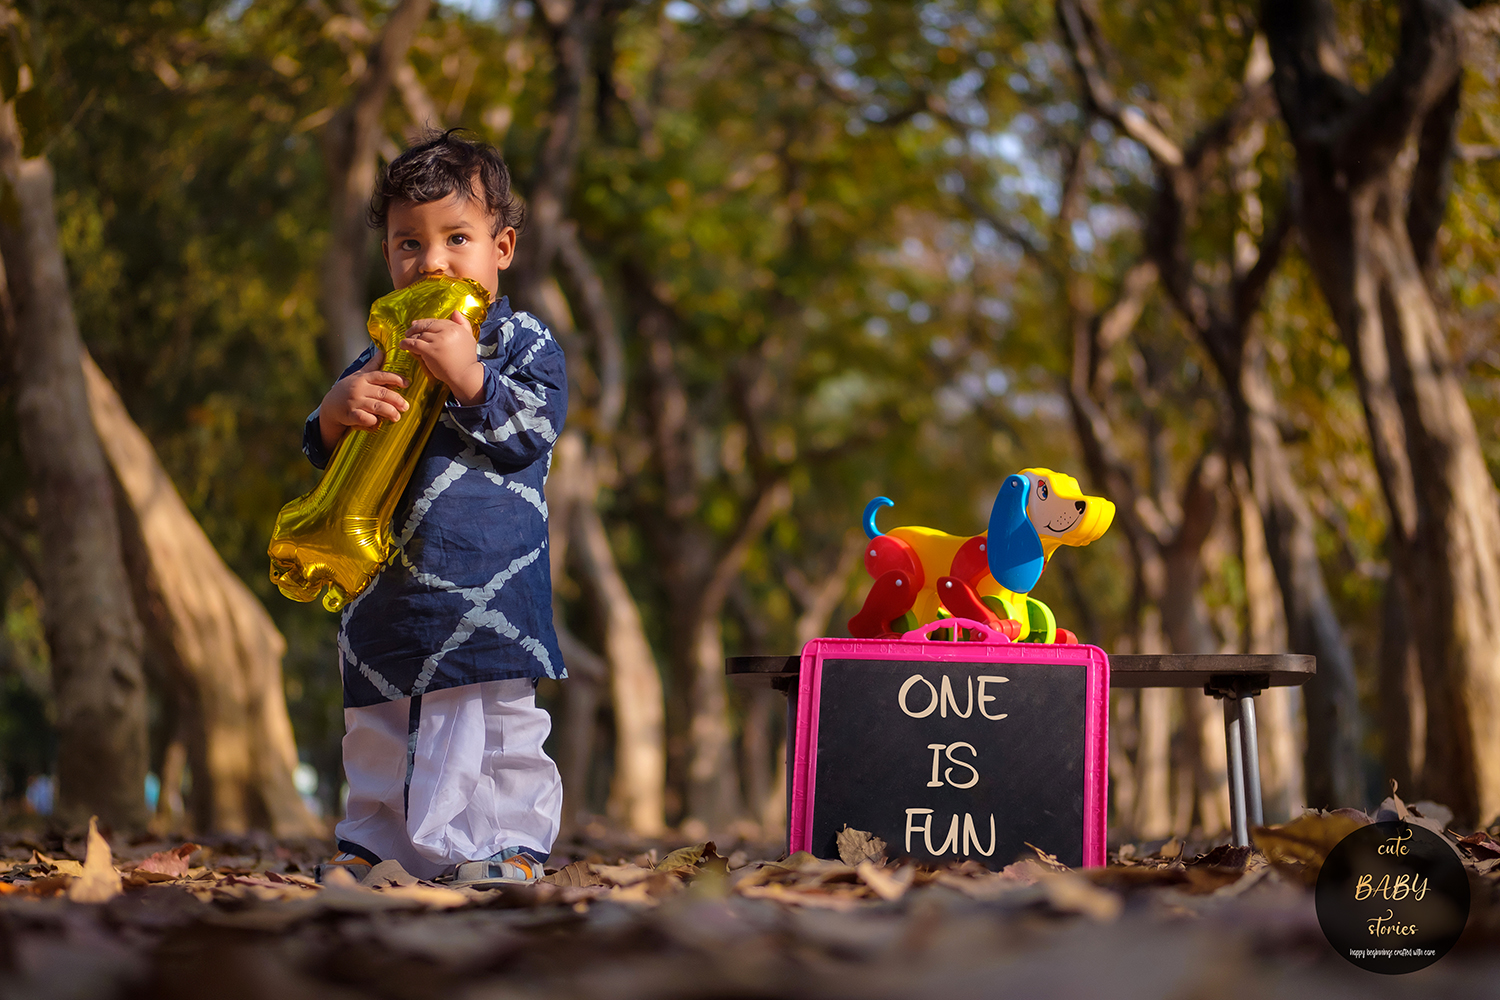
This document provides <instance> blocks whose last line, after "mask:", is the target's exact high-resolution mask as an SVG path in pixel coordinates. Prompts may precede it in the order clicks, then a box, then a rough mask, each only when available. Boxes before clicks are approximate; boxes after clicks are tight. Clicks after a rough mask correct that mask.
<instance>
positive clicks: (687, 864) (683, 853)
mask: <svg viewBox="0 0 1500 1000" xmlns="http://www.w3.org/2000/svg"><path fill="white" fill-rule="evenodd" d="M711 853H714V842H713V841H712V840H710V841H708V842H707V843H703V844H698V845H696V846H694V847H679V848H678V849H677V850H675V851H673V852H672V853H671V854H668V855H667V856H666V857H664V858H662V859H661V862H660V863H659V864H658V865H657V866H656V870H657V871H659V872H675V871H678V870H680V869H683V868H696V867H698V863H699V862H701V861H702V860H703V857H704V855H705V854H711Z"/></svg>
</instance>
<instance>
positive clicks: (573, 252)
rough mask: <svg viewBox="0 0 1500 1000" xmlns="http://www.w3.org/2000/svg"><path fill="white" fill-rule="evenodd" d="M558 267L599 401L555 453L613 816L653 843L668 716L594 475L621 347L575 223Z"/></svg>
mask: <svg viewBox="0 0 1500 1000" xmlns="http://www.w3.org/2000/svg"><path fill="white" fill-rule="evenodd" d="M557 261H558V263H559V264H560V265H561V270H562V273H563V275H564V277H565V278H566V280H567V284H568V288H569V292H570V299H571V301H573V302H574V303H576V305H577V309H578V315H579V316H580V317H581V318H582V320H583V325H584V326H585V327H586V328H587V330H588V331H589V333H590V338H589V343H590V344H591V346H592V347H593V348H594V351H593V362H594V364H593V372H592V374H593V376H594V378H593V381H594V382H595V383H596V384H597V392H596V393H594V394H593V398H592V399H591V404H592V405H591V409H592V413H591V414H590V416H591V418H592V419H591V420H590V421H589V425H590V431H591V434H590V437H591V439H592V440H591V443H587V444H586V443H585V440H584V434H583V432H581V431H577V430H570V431H567V432H564V434H563V437H562V439H561V440H560V441H559V442H558V454H559V459H560V460H561V461H562V462H563V463H564V464H566V465H567V466H568V467H569V468H570V469H572V470H573V472H572V475H573V477H574V479H575V485H574V497H573V499H574V502H573V506H572V509H571V519H572V529H571V531H570V532H569V539H570V540H571V542H572V544H573V548H574V552H575V562H576V564H577V566H578V567H579V571H580V573H581V574H582V577H583V583H584V585H585V591H586V593H587V594H588V596H589V599H590V601H591V602H592V604H593V612H594V618H595V620H596V621H598V622H600V623H601V626H602V631H603V635H604V659H605V661H606V662H607V663H608V666H609V690H610V699H611V703H612V705H613V708H614V717H615V773H614V780H613V781H612V782H611V784H610V802H609V807H610V812H611V814H612V815H614V816H617V817H619V818H620V819H622V820H624V821H625V823H626V824H627V825H628V826H629V828H630V829H631V830H633V831H634V832H636V833H639V834H642V835H645V836H655V835H657V834H659V833H660V832H661V831H662V829H663V828H664V827H665V822H666V819H665V816H666V802H665V795H666V717H665V716H666V710H665V698H664V695H663V688H662V679H661V672H660V670H659V669H658V668H657V664H656V656H655V654H654V653H653V652H652V650H651V644H650V642H649V641H648V640H647V638H646V629H645V625H644V624H643V622H642V620H641V613H640V608H639V606H638V605H637V603H636V600H635V597H634V596H633V595H632V594H631V593H630V588H629V586H628V585H627V584H626V582H625V578H624V576H623V575H622V574H621V572H620V568H619V564H618V563H617V562H616V560H615V555H614V551H613V549H612V548H611V546H610V542H609V534H608V532H607V531H606V529H605V527H604V521H603V519H602V518H601V517H600V514H599V507H598V504H599V492H600V489H601V483H600V469H601V468H603V467H605V466H606V465H608V464H611V463H610V449H611V448H612V446H613V443H614V435H615V432H616V429H617V428H618V425H619V422H620V417H621V415H622V414H623V413H624V409H625V360H624V354H625V352H624V346H623V344H622V343H621V337H620V331H619V327H618V325H617V324H616V322H615V318H614V313H613V311H612V310H611V308H610V304H609V300H608V296H607V294H606V292H605V288H604V282H603V281H602V280H601V279H600V277H599V274H598V271H597V269H596V268H595V267H594V264H593V261H592V260H590V258H589V256H588V253H587V252H586V251H585V250H584V248H583V245H582V244H581V243H580V242H579V239H578V233H577V229H576V227H575V226H574V225H573V224H571V223H566V224H564V225H562V226H560V227H559V230H558V242H557ZM580 346H581V345H580ZM573 350H574V355H573V361H572V365H573V369H574V371H582V370H585V369H586V368H587V367H588V365H587V359H586V358H585V357H583V356H582V355H581V354H580V349H579V347H577V346H575V347H574V349H573ZM580 423H582V421H580Z"/></svg>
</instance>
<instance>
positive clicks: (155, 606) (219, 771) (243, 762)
mask: <svg viewBox="0 0 1500 1000" xmlns="http://www.w3.org/2000/svg"><path fill="white" fill-rule="evenodd" d="M83 363H84V375H85V378H86V381H87V388H88V407H89V413H90V415H91V417H92V419H93V423H94V427H95V429H96V430H97V431H98V433H99V438H100V440H101V442H102V443H103V445H104V453H105V455H106V457H107V458H108V459H109V464H110V467H111V469H112V470H113V473H114V478H115V482H116V483H117V484H118V485H119V489H120V496H121V500H122V501H123V503H122V504H121V505H120V507H121V515H122V517H121V529H122V531H123V532H124V533H125V536H126V537H125V546H124V549H125V552H126V553H127V555H133V556H135V557H136V558H134V559H131V560H130V562H131V565H130V575H131V578H132V582H133V584H134V593H135V595H136V608H137V610H138V612H139V614H140V618H141V621H142V623H143V624H144V625H145V627H146V634H147V641H148V644H149V647H150V649H151V651H152V653H153V654H154V656H155V657H156V658H158V660H159V662H160V665H161V667H162V668H163V669H164V672H165V674H166V681H167V683H168V684H169V685H170V690H171V692H172V697H173V698H174V699H175V700H176V702H177V710H178V713H179V717H180V719H181V722H182V726H181V731H182V733H183V735H184V737H185V744H186V751H187V762H188V765H189V766H190V767H191V768H192V774H193V791H192V797H191V801H192V812H193V817H192V819H193V825H194V826H195V827H196V828H197V829H199V830H203V831H211V832H215V833H243V832H245V831H246V830H250V829H264V830H269V831H270V832H271V833H273V834H275V835H276V836H278V837H292V836H320V835H322V834H323V833H324V832H325V830H324V827H323V824H322V822H321V821H320V820H318V818H317V817H315V816H313V815H312V813H311V812H309V811H308V809H307V806H306V805H305V804H304V803H303V801H302V797H301V795H299V794H298V792H297V789H296V787H295V786H294V785H293V783H292V772H293V771H294V770H295V769H296V767H297V744H296V740H295V739H294V737H293V735H292V723H291V719H290V717H289V716H288V715H287V710H286V696H285V694H284V693H283V690H282V676H281V657H282V654H283V653H285V652H286V640H284V639H283V638H282V637H281V633H280V632H279V631H277V629H276V626H275V624H273V623H272V621H271V616H270V615H268V614H267V613H266V610H265V608H264V607H263V606H262V605H261V603H260V601H259V600H257V599H256V597H255V595H254V594H252V593H251V592H250V589H249V588H248V587H246V586H245V584H244V582H243V581H241V580H240V578H239V577H238V576H236V575H235V574H234V572H233V571H232V570H230V568H229V567H228V566H227V565H225V564H224V560H223V559H221V558H220V557H219V554H218V552H217V551H215V549H214V547H213V543H212V542H210V541H209V540H208V536H207V535H205V534H204V533H203V529H202V528H200V527H199V526H198V522H197V521H196V520H195V519H194V518H193V515H192V512H190V511H189V510H188V508H187V505H186V504H185V503H183V501H182V497H181V496H180V495H178V493H177V490H176V488H175V487H174V486H173V485H172V481H171V479H170V478H169V477H168V476H167V473H166V470H164V469H163V468H162V467H161V463H160V462H159V461H158V460H157V457H156V451H155V449H153V448H152V447H151V443H150V442H149V441H148V440H146V436H145V435H144V434H142V433H141V430H140V428H139V427H137V426H136V425H135V422H134V421H133V420H131V419H130V414H129V413H128V412H126V410H125V406H124V404H123V403H122V402H121V401H120V397H119V396H118V395H117V394H116V392H115V390H114V387H113V386H111V385H110V384H109V380H108V379H106V378H105V377H104V374H103V372H101V371H99V368H98V366H96V365H95V364H94V362H93V359H92V358H89V357H87V355H85V357H84V359H83ZM179 777H180V775H179ZM172 791H173V789H170V788H168V787H167V786H165V785H164V786H163V793H164V794H170V793H171V792H172Z"/></svg>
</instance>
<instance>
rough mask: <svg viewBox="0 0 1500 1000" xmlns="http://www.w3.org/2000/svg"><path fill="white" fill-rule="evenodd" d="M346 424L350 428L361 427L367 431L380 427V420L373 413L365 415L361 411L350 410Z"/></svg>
mask: <svg viewBox="0 0 1500 1000" xmlns="http://www.w3.org/2000/svg"><path fill="white" fill-rule="evenodd" d="M348 424H349V426H350V427H363V428H364V429H366V430H369V429H370V428H372V427H379V426H380V418H379V417H377V416H375V414H373V413H366V412H365V411H364V410H361V409H351V410H350V411H349V420H348Z"/></svg>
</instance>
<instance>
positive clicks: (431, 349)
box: [396, 310, 484, 406]
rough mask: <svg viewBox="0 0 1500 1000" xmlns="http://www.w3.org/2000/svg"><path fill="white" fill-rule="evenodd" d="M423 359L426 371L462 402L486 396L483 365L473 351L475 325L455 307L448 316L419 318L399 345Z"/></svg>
mask: <svg viewBox="0 0 1500 1000" xmlns="http://www.w3.org/2000/svg"><path fill="white" fill-rule="evenodd" d="M396 346H397V347H399V348H401V349H402V350H403V351H410V352H411V353H413V354H415V355H416V356H417V357H419V358H421V359H422V364H424V365H426V366H427V372H428V374H430V375H431V376H432V377H433V378H435V379H437V380H438V381H440V382H442V383H443V384H445V385H446V386H447V387H448V388H449V389H451V390H452V391H453V398H454V399H456V400H458V404H459V405H460V406H472V405H474V404H475V403H477V402H479V400H480V399H482V398H483V396H484V365H483V364H482V363H481V362H480V360H479V358H478V356H477V355H476V354H475V352H474V328H473V327H471V326H470V325H469V321H468V320H466V319H464V316H463V313H460V312H459V311H457V310H454V312H453V315H451V316H449V317H448V318H446V319H419V320H417V321H416V322H415V323H413V324H412V325H411V328H410V329H408V330H407V331H406V339H405V340H403V341H401V343H399V344H397V345H396Z"/></svg>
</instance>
